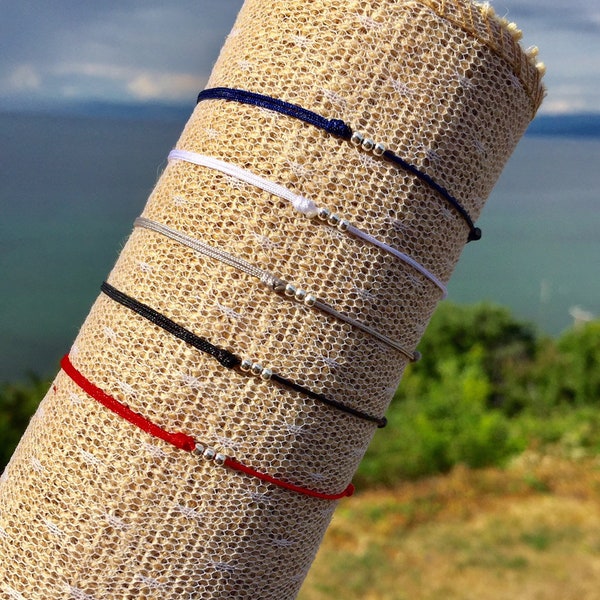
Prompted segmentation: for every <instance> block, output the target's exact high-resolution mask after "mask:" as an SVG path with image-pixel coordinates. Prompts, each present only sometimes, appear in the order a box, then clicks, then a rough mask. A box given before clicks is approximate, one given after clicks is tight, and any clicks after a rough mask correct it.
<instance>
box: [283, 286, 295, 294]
mask: <svg viewBox="0 0 600 600" xmlns="http://www.w3.org/2000/svg"><path fill="white" fill-rule="evenodd" d="M285 295H286V296H295V295H296V286H294V285H292V284H291V283H288V284H287V285H286V286H285Z"/></svg>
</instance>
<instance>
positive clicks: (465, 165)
mask: <svg viewBox="0 0 600 600" xmlns="http://www.w3.org/2000/svg"><path fill="white" fill-rule="evenodd" d="M517 39H518V33H517V32H516V30H515V28H514V26H512V25H509V24H507V23H506V22H503V21H501V20H499V19H497V18H496V17H494V16H493V15H492V13H491V11H490V10H489V9H487V8H485V7H476V6H474V5H472V4H470V3H468V2H467V1H466V0H452V1H443V0H437V1H436V0H421V1H410V2H403V1H398V2H391V1H390V0H313V1H309V2H307V1H306V0H288V1H286V2H273V1H272V0H247V1H246V3H245V5H244V7H243V9H242V11H241V13H240V15H239V17H238V19H237V22H236V23H235V26H234V28H233V31H232V32H231V34H230V35H229V37H228V39H227V42H226V43H225V46H224V48H223V50H222V53H221V55H220V57H219V60H218V62H217V64H216V66H215V69H214V71H213V74H212V76H211V79H210V82H209V87H215V86H229V87H235V88H242V89H245V90H250V91H254V92H258V93H262V94H267V95H270V96H273V97H275V98H279V99H283V100H286V101H289V102H293V103H296V104H299V105H302V106H304V107H305V108H308V109H311V110H313V111H315V112H317V113H320V114H322V115H324V116H327V117H329V118H341V119H344V120H346V121H347V122H348V123H350V124H352V125H353V126H354V127H355V128H356V129H358V130H360V131H362V132H363V133H365V134H366V135H368V136H369V137H372V138H374V139H375V140H376V141H381V142H383V143H385V144H386V146H387V147H388V148H390V149H392V150H393V151H394V152H396V154H398V155H400V156H401V157H403V158H405V159H406V160H408V161H410V162H412V163H413V164H415V165H417V166H418V167H419V168H421V169H422V170H423V171H425V172H426V173H428V174H429V175H431V176H432V177H433V178H434V179H435V180H436V181H438V182H439V183H440V184H441V185H443V186H445V187H446V188H447V189H448V190H449V191H451V193H452V194H453V195H454V196H455V197H457V198H458V199H459V200H460V201H461V202H462V203H463V204H464V206H465V207H466V208H467V210H469V211H470V212H471V214H472V216H473V217H474V218H476V217H477V215H478V214H479V212H480V210H481V208H482V206H483V203H484V200H485V198H486V197H487V196H488V194H489V192H490V190H491V188H492V186H493V185H494V183H495V181H496V179H497V177H498V175H499V173H500V171H501V169H502V167H503V165H504V164H505V162H506V160H507V158H508V157H509V155H510V154H511V152H512V150H513V149H514V147H515V145H516V143H517V141H518V139H519V138H520V136H521V135H522V133H523V132H524V130H525V128H526V126H527V124H528V123H529V121H530V119H531V118H532V116H533V115H534V114H535V111H536V109H537V108H538V106H539V103H540V101H541V98H542V95H543V90H542V87H541V84H540V69H538V68H536V65H535V59H534V57H533V56H529V55H527V54H526V53H524V52H523V51H522V50H521V48H520V47H519V45H518V43H517ZM177 147H178V148H181V149H186V150H191V151H194V152H199V153H203V154H206V155H209V156H213V157H216V158H219V159H221V160H225V161H229V162H231V163H233V164H235V165H237V166H240V167H243V168H245V169H249V170H251V171H253V172H254V173H256V174H259V175H261V176H263V177H266V178H269V179H271V180H272V181H274V182H277V183H280V184H283V185H286V186H287V187H289V188H290V189H292V190H294V191H296V192H297V193H301V194H303V195H305V196H307V197H309V198H311V199H313V200H314V201H315V202H317V204H318V205H320V206H324V207H327V208H328V209H330V210H332V211H334V212H336V213H338V214H340V215H342V216H344V217H345V218H347V219H349V220H351V221H352V222H353V223H355V224H356V225H358V226H360V227H361V228H363V229H364V230H366V231H368V232H369V233H371V234H373V235H376V236H378V237H379V238H380V239H381V240H382V241H384V242H386V243H388V244H390V245H392V246H394V247H396V248H398V249H400V250H402V251H403V252H405V253H407V254H409V255H410V256H412V257H413V258H415V259H416V260H418V261H420V262H421V263H422V264H423V265H424V266H425V267H427V268H428V269H429V270H430V271H432V272H433V273H434V274H436V275H437V276H438V277H440V278H441V279H442V280H444V281H447V280H448V278H449V277H450V274H451V272H452V269H453V267H454V265H455V263H456V261H457V260H458V258H459V255H460V252H461V250H462V248H463V246H464V244H465V241H466V238H467V234H468V228H467V227H466V225H465V222H464V221H463V220H462V219H461V218H460V217H459V216H458V214H457V213H456V211H455V210H453V209H452V207H451V206H449V205H448V204H447V203H446V202H445V201H444V200H443V199H442V198H441V197H440V196H439V194H437V193H436V192H435V191H433V190H432V189H430V188H429V187H428V186H427V185H426V184H424V183H422V182H420V181H419V180H417V179H416V178H415V177H414V176H411V175H409V174H407V173H406V172H403V171H402V169H399V168H397V167H395V166H393V165H391V164H390V163H388V162H386V161H384V160H382V159H379V158H377V157H374V156H373V155H372V154H369V153H366V152H364V151H362V150H360V149H358V148H356V147H354V146H352V145H351V144H349V143H348V142H346V141H343V140H340V139H337V138H334V137H332V136H330V135H327V134H325V133H323V132H322V131H320V130H318V129H316V128H315V127H312V126H310V125H307V124H304V123H302V122H300V121H298V120H295V119H293V118H290V117H287V116H283V115H280V114H276V113H273V112H270V111H268V110H265V109H259V108H256V107H254V106H247V105H242V104H238V103H235V102H225V101H218V100H215V101H207V102H203V103H201V104H199V105H198V106H197V107H196V109H195V111H194V113H193V115H192V117H191V118H190V120H189V122H188V124H187V126H186V128H185V130H184V132H183V134H182V136H181V138H180V140H179V142H178V144H177ZM168 150H169V149H168V148H165V155H166V154H167V152H168ZM144 216H146V217H148V218H151V219H153V220H155V221H158V222H160V223H163V224H165V225H168V226H169V227H171V228H173V229H176V230H179V231H181V232H184V233H186V234H188V235H191V236H193V237H196V238H198V239H201V240H203V241H205V242H207V243H209V244H211V245H213V246H216V247H219V248H222V249H224V250H226V251H227V252H229V253H231V254H233V255H236V256H242V257H244V258H245V259H246V260H248V261H249V262H251V263H253V264H255V265H257V266H260V267H261V268H263V269H265V270H268V271H271V272H272V273H275V274H278V275H279V276H281V277H283V278H284V279H287V280H289V281H293V282H295V283H296V284H297V285H299V286H301V287H302V288H304V289H306V290H309V291H311V292H312V293H314V294H316V295H317V296H318V297H320V298H322V299H324V300H326V301H327V302H329V303H330V304H331V305H332V306H333V307H334V308H336V309H337V310H339V311H342V312H345V313H347V314H348V315H351V316H352V317H354V318H356V319H358V320H361V321H363V322H364V323H366V324H368V325H370V326H372V327H374V328H376V329H377V330H379V331H381V332H382V333H384V334H386V335H388V336H390V337H392V338H394V339H396V340H399V341H400V342H401V343H402V344H403V345H404V346H405V347H406V348H408V349H409V350H413V349H414V347H415V346H416V344H417V342H418V340H419V338H420V337H421V335H422V333H423V331H424V329H425V327H426V325H427V323H428V320H429V318H430V316H431V314H432V312H433V310H434V308H435V306H436V303H437V302H438V301H439V299H440V296H441V292H440V290H439V289H438V288H437V287H436V286H435V285H434V284H433V283H432V282H431V281H429V280H427V279H425V278H424V277H423V276H422V275H420V274H419V273H417V272H416V271H415V270H414V269H412V268H411V267H410V266H409V265H407V264H405V263H403V262H402V261H399V260H397V259H395V258H393V257H392V256H390V255H389V254H386V253H385V252H384V251H382V250H380V249H378V248H376V247H374V246H370V245H368V244H366V243H364V242H362V241H360V240H357V239H355V238H352V237H350V236H348V235H346V234H344V233H343V232H340V231H338V230H336V229H333V228H331V227H328V226H326V225H323V224H321V223H319V222H318V221H317V222H315V221H312V220H309V219H306V218H304V217H303V216H302V215H299V214H298V213H296V212H295V211H294V210H293V208H292V207H291V206H290V205H289V204H288V203H287V202H285V201H284V200H281V199H279V198H277V197H274V196H271V195H269V194H267V193H266V192H263V191H260V190H258V189H257V188H254V187H252V186H251V185H248V184H246V183H241V182H240V181H238V180H235V179H233V178H231V177H228V176H224V175H222V174H220V173H218V172H216V171H211V170H210V169H207V168H203V167H198V166H194V165H191V164H188V163H185V162H180V161H176V162H171V163H170V164H168V166H166V168H165V170H164V172H163V174H162V175H161V177H160V179H159V181H158V183H157V184H156V187H155V189H154V191H153V192H152V194H151V196H150V198H149V201H148V204H147V206H146V208H145V210H144ZM479 243H485V232H484V240H483V241H482V242H479ZM490 268H493V265H490ZM100 277H101V275H99V282H98V283H99V284H100ZM108 280H109V282H110V283H111V284H112V285H113V286H115V287H116V288H118V289H119V290H121V291H123V292H125V293H127V294H129V295H130V296H133V297H134V298H136V299H138V300H139V301H141V302H144V303H145V304H147V305H149V306H150V307H152V308H154V309H155V310H158V311H160V312H161V313H163V314H164V315H166V316H168V317H169V318H171V319H172V320H174V321H176V322H178V323H179V324H182V325H183V326H185V327H187V328H188V329H190V330H191V331H193V332H194V333H196V334H198V335H201V336H203V337H205V338H207V339H208V340H210V341H211V342H212V343H214V344H216V345H219V346H222V347H224V348H227V349H229V350H232V351H233V352H235V353H236V354H237V355H239V356H242V357H246V358H250V359H252V360H254V361H259V362H261V363H262V364H263V365H266V366H270V367H271V368H273V369H274V370H276V371H277V372H278V373H280V374H282V375H285V376H287V377H289V378H290V379H293V380H295V381H299V382H301V383H303V384H304V385H306V386H307V387H309V388H311V389H313V390H314V391H317V392H323V393H325V394H327V395H328V396H329V397H331V398H333V399H336V400H338V401H341V402H345V403H346V404H348V405H350V406H354V407H357V408H360V409H361V410H364V411H367V412H369V413H372V414H375V415H383V414H384V413H385V410H386V407H387V405H388V403H389V401H390V399H391V396H392V394H393V392H394V390H395V388H396V386H397V384H398V382H399V379H400V376H401V374H402V371H403V369H404V367H405V365H406V358H405V357H404V356H403V355H402V354H401V353H399V352H398V351H396V350H394V349H392V348H389V347H387V346H385V345H383V344H382V343H381V342H379V341H377V340H374V339H373V338H371V337H370V336H369V335H367V334H365V333H364V332H361V331H360V330H357V329H353V328H352V327H351V326H349V325H347V324H344V323H341V322H339V321H336V319H334V318H332V317H329V316H327V315H325V314H323V313H320V312H318V311H315V310H314V309H311V308H310V307H307V306H304V305H302V304H299V303H297V302H293V301H291V300H288V299H286V298H284V297H281V296H278V295H276V294H273V293H272V292H270V291H269V290H267V289H266V288H265V287H264V286H261V285H260V284H258V283H257V282H256V280H253V279H252V278H251V277H249V276H248V275H245V274H244V273H241V272H239V271H236V270H235V269H233V268H232V267H230V266H226V265H224V264H223V263H219V262H218V261H215V260H212V259H209V258H206V257H202V256H200V255H198V254H197V253H195V252H194V251H192V250H190V249H189V248H186V247H184V246H181V245H179V244H177V243H175V242H173V241H172V240H170V239H167V238H165V237H163V236H161V235H159V234H157V233H155V232H153V231H149V230H146V229H135V230H134V231H133V233H132V235H131V237H130V238H129V241H128V242H127V244H126V246H125V248H124V249H123V251H122V253H121V255H120V257H119V259H118V261H117V264H116V266H115V268H114V269H113V271H112V273H111V274H110V277H109V279H108ZM71 360H72V362H73V364H74V365H75V366H76V368H77V369H78V370H79V371H80V372H81V373H82V374H83V375H84V376H85V377H87V378H88V379H89V380H90V381H92V382H93V383H94V384H96V385H97V386H99V387H100V388H102V389H103V390H104V391H106V392H107V393H109V394H111V395H112V396H113V397H115V398H117V399H119V400H120V401H121V402H124V403H126V404H127V405H128V406H130V407H131V408H132V409H133V410H135V411H137V412H139V413H141V414H143V415H144V416H146V417H148V418H150V419H151V420H153V421H154V422H155V423H158V424H160V425H161V426H163V427H164V428H165V429H168V430H171V431H183V432H185V433H189V434H191V435H194V436H196V437H197V438H198V439H200V440H202V441H204V442H206V443H208V444H210V445H212V446H214V447H215V448H217V449H218V450H220V451H223V452H226V453H227V454H229V455H233V456H235V457H236V459H237V460H239V461H241V462H244V463H246V464H248V465H250V466H252V467H254V468H255V469H258V470H260V471H263V472H266V473H269V474H271V475H274V476H276V477H279V478H281V479H283V480H285V481H290V482H294V483H296V484H299V485H303V486H305V487H308V488H311V489H315V490H320V491H323V492H330V493H335V492H339V491H341V490H342V489H344V487H345V486H346V485H347V484H348V483H349V482H350V480H351V478H352V475H353V473H354V471H355V469H356V467H357V465H358V463H359V461H360V459H361V457H362V456H363V454H364V452H365V450H366V448H367V445H368V443H369V441H370V439H371V437H372V435H373V434H374V432H375V431H376V426H375V425H374V424H373V423H369V422H367V421H363V420H360V419H358V418H355V417H353V416H350V415H347V414H344V413H342V412H340V411H338V410H336V409H333V408H331V407H328V406H325V405H323V404H319V403H318V402H315V401H314V400H311V399H309V398H306V397H304V396H302V395H301V394H299V393H296V392H292V391H289V390H287V389H285V388H283V387H280V386H277V385H275V384H273V383H272V382H268V381H262V380H261V379H259V378H256V377H248V376H245V375H243V374H240V373H239V372H236V371H229V370H227V369H224V368H223V367H221V366H220V365H219V364H218V363H217V362H216V361H215V360H214V359H213V358H211V357H210V356H207V355H205V354H202V353H201V352H199V351H198V350H195V349H194V348H192V347H190V346H188V345H186V344H185V343H184V342H183V341H181V340H178V339H176V338H174V337H173V336H171V335H169V334H168V333H166V332H165V331H163V330H162V329H160V328H158V327H156V326H154V325H152V324H151V323H150V322H149V321H147V320H145V319H144V318H142V317H140V316H138V315H136V314H134V313H133V312H132V311H130V310H129V309H127V308H125V307H123V306H121V305H119V304H117V303H115V302H114V301H113V300H111V299H110V298H108V297H106V296H104V295H100V296H99V298H98V300H97V301H96V302H95V304H94V306H93V308H92V310H91V312H90V314H89V316H88V318H87V319H86V321H85V323H84V325H83V327H82V329H81V331H80V333H79V335H78V337H77V339H76V341H75V343H74V346H73V348H72V350H71ZM346 501H348V502H351V501H352V500H351V499H350V500H346ZM335 505H336V503H335V502H330V501H324V500H319V499H315V498H310V497H306V496H302V495H299V494H294V493H292V492H289V491H287V490H284V489H281V488H278V487H276V486H273V485H271V484H267V483H263V482H260V481H258V480H257V479H254V478H252V477H248V476H246V475H243V474H241V473H237V472H233V471H230V470H227V469H224V468H220V467H217V466H215V465H214V464H212V463H208V462H206V461H203V460H201V459H198V458H197V457H195V456H193V455H191V454H189V453H187V452H183V451H181V450H177V449H176V448H173V447H172V446H169V445H168V444H166V443H164V442H162V441H161V440H158V439H156V438H153V437H151V436H150V435H148V434H146V433H144V432H142V431H141V430H139V429H137V428H136V427H134V426H133V425H131V424H130V423H128V422H126V421H124V420H123V419H121V418H120V417H118V416H117V415H115V414H114V413H112V412H110V411H109V410H107V409H106V408H104V407H103V406H101V405H100V404H99V403H98V402H96V401H95V400H93V399H91V398H90V397H89V396H87V395H86V394H85V393H84V392H83V391H82V390H81V389H80V388H78V387H77V386H76V385H75V384H74V383H73V382H72V381H71V379H69V378H68V377H67V376H66V375H65V373H63V372H59V374H58V375H57V377H56V379H55V381H54V383H53V385H52V387H51V389H50V390H49V392H48V394H47V396H46V398H45V399H44V401H43V402H42V404H41V406H40V408H39V410H38V412H37V413H36V415H35V417H34V418H33V420H32V422H31V424H30V426H29V428H28V430H27V432H26V434H25V436H24V437H23V440H22V441H21V443H20V446H19V448H18V450H17V451H16V453H15V455H14V457H13V459H12V461H11V463H10V465H9V466H8V468H7V470H6V472H5V474H4V476H3V478H2V481H1V486H0V582H1V584H0V597H1V598H2V599H3V600H9V599H10V600H21V599H26V600H30V599H44V600H53V599H59V598H60V599H71V598H74V599H77V600H88V599H100V598H156V599H160V600H166V599H170V598H173V599H175V598H177V599H182V598H190V599H191V598H194V599H203V600H205V599H206V600H208V599H214V598H236V599H242V598H244V599H253V600H256V599H273V600H282V599H288V598H294V597H295V596H296V594H297V592H298V589H299V587H300V585H301V583H302V581H303V579H304V576H305V574H306V572H307V570H308V568H309V566H310V564H311V562H312V559H313V557H314V555H315V553H316V550H317V548H318V546H319V543H320V540H321V538H322V536H323V534H324V531H325V529H326V527H327V525H328V523H329V520H330V518H331V515H332V512H333V510H334V508H335Z"/></svg>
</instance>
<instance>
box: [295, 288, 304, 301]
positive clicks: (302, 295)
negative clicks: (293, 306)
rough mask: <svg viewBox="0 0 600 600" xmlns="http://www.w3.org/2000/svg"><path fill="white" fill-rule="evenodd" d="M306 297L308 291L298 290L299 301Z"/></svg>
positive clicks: (297, 297)
mask: <svg viewBox="0 0 600 600" xmlns="http://www.w3.org/2000/svg"><path fill="white" fill-rule="evenodd" d="M304 298H306V291H305V290H296V300H298V302H302V301H303V300H304Z"/></svg>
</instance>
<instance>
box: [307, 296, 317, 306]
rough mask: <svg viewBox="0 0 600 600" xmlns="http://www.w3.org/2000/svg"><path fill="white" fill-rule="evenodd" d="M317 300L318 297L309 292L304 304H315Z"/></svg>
mask: <svg viewBox="0 0 600 600" xmlns="http://www.w3.org/2000/svg"><path fill="white" fill-rule="evenodd" d="M316 301H317V298H316V297H315V296H313V295H312V294H307V295H306V298H304V304H306V306H314V305H315V302H316Z"/></svg>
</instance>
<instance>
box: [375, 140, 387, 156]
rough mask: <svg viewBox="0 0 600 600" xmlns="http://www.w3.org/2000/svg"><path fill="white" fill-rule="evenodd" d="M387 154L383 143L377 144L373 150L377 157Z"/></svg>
mask: <svg viewBox="0 0 600 600" xmlns="http://www.w3.org/2000/svg"><path fill="white" fill-rule="evenodd" d="M384 152H385V146H384V145H383V144H382V143H381V142H377V143H376V144H375V148H373V154H374V155H375V156H381V155H382V154H383V153H384Z"/></svg>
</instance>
